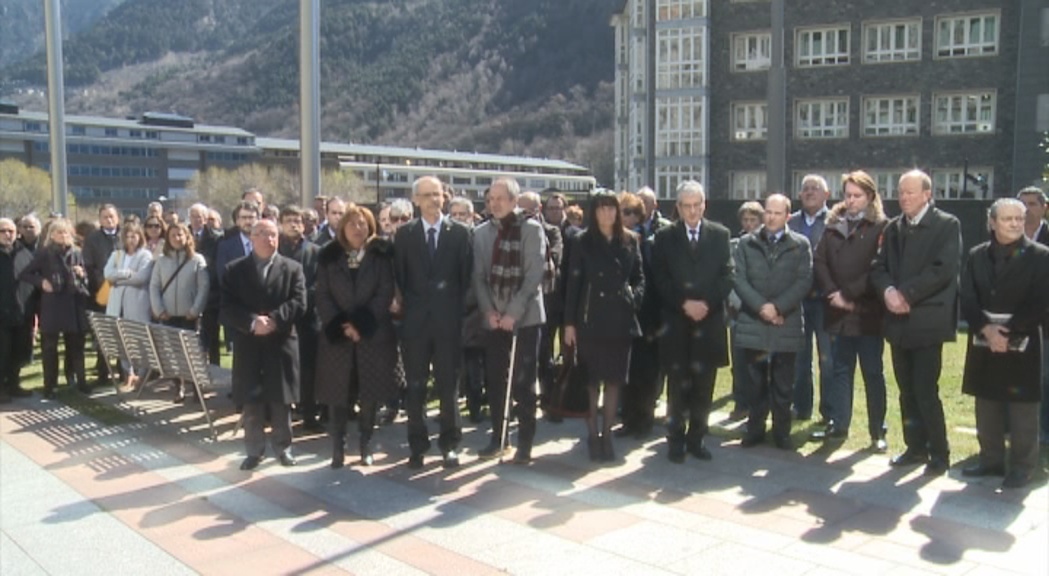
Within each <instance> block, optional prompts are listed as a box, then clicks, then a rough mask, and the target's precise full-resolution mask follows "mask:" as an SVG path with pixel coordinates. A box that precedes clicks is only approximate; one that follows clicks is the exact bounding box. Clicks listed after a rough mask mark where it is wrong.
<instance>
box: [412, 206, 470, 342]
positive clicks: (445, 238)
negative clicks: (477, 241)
mask: <svg viewBox="0 0 1049 576" xmlns="http://www.w3.org/2000/svg"><path fill="white" fill-rule="evenodd" d="M440 226H441V232H440V234H439V235H438V237H437V253H436V255H435V256H434V258H433V259H431V258H430V252H429V248H428V247H427V245H426V237H425V232H424V227H423V222H422V219H420V218H416V219H415V220H412V221H411V222H409V223H407V224H405V225H404V226H401V227H400V228H398V229H397V233H396V235H395V236H394V241H393V242H394V250H393V253H394V273H395V275H396V277H397V286H398V287H399V288H400V290H401V298H402V302H403V304H404V306H403V311H404V318H403V326H404V330H403V332H402V335H403V337H404V338H434V337H436V338H453V339H455V341H457V342H458V341H459V340H460V339H461V338H462V329H463V328H462V326H463V315H464V314H465V312H466V305H465V300H466V292H467V290H468V289H469V286H470V270H471V268H472V266H473V261H472V259H471V258H472V249H471V246H470V230H469V229H468V228H467V227H466V226H463V225H462V224H459V223H458V222H455V221H453V220H452V219H451V218H448V217H443V218H441V224H440Z"/></svg>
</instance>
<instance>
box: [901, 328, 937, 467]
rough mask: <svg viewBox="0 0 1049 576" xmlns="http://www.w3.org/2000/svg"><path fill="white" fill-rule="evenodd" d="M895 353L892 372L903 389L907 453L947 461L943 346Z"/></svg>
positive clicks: (904, 436) (902, 403) (902, 407)
mask: <svg viewBox="0 0 1049 576" xmlns="http://www.w3.org/2000/svg"><path fill="white" fill-rule="evenodd" d="M891 349H892V369H893V372H895V374H896V382H897V383H898V384H899V386H900V419H901V420H903V441H904V442H905V443H906V444H907V450H908V451H910V452H915V453H918V454H928V455H930V456H931V457H933V458H936V459H942V460H947V459H948V458H949V457H950V448H949V447H948V445H947V425H946V423H945V422H944V418H943V404H942V403H941V402H940V385H939V381H940V368H941V366H942V362H941V355H942V353H943V345H942V344H936V345H934V346H926V347H924V348H909V349H904V348H900V347H899V346H891Z"/></svg>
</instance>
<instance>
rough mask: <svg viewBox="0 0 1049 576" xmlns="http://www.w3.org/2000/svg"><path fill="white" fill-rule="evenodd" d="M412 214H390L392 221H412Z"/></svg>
mask: <svg viewBox="0 0 1049 576" xmlns="http://www.w3.org/2000/svg"><path fill="white" fill-rule="evenodd" d="M411 219H412V217H411V216H390V222H410V221H411Z"/></svg>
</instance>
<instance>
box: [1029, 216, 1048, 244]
mask: <svg viewBox="0 0 1049 576" xmlns="http://www.w3.org/2000/svg"><path fill="white" fill-rule="evenodd" d="M1042 228H1045V220H1042V221H1041V222H1039V223H1038V227H1037V228H1035V229H1034V234H1033V235H1031V236H1027V239H1028V240H1030V241H1031V242H1035V241H1036V239H1037V238H1038V235H1039V234H1041V233H1042ZM1025 236H1026V234H1025Z"/></svg>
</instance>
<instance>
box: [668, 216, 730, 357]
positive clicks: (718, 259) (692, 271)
mask: <svg viewBox="0 0 1049 576" xmlns="http://www.w3.org/2000/svg"><path fill="white" fill-rule="evenodd" d="M729 236H730V235H729V231H728V229H727V228H725V227H724V226H722V225H721V224H718V223H716V222H711V221H710V220H706V219H704V220H703V221H702V223H701V224H700V235H699V242H698V246H697V247H696V248H694V249H693V248H692V246H691V243H690V242H689V239H688V232H687V231H686V229H685V223H684V222H678V223H676V224H673V225H671V226H667V227H663V228H662V229H660V230H659V231H658V232H656V234H655V236H654V243H653V246H652V282H651V286H653V287H654V288H655V290H656V291H658V292H659V303H660V307H661V308H660V311H661V313H662V317H663V324H664V325H665V326H666V330H665V331H664V332H663V335H662V337H661V338H660V341H659V357H660V360H661V362H662V364H663V368H664V370H666V371H667V374H668V375H671V374H672V375H673V376H675V377H681V376H683V375H684V374H683V371H684V370H686V369H688V367H690V366H693V365H694V363H695V361H696V360H699V359H702V360H704V362H703V364H704V365H706V366H707V367H708V368H715V367H718V366H727V365H728V338H727V335H726V331H725V298H727V297H728V294H729V292H730V291H731V290H732V282H733V278H734V276H735V268H734V263H733V261H732V256H731V252H730V251H729ZM685 300H704V301H706V303H707V306H709V307H710V311H709V312H708V313H707V316H706V318H704V319H703V320H701V321H699V322H693V321H692V320H691V319H689V318H688V317H687V316H685V313H684V311H683V310H682V306H683V305H684V303H685Z"/></svg>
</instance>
